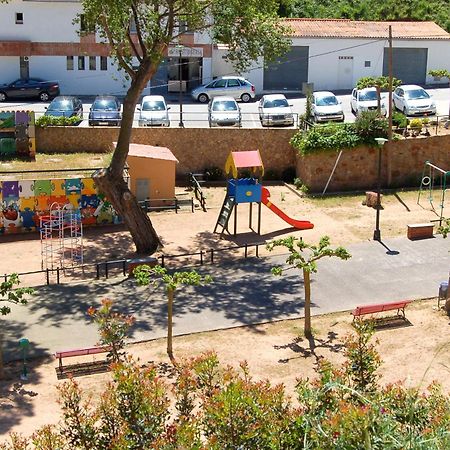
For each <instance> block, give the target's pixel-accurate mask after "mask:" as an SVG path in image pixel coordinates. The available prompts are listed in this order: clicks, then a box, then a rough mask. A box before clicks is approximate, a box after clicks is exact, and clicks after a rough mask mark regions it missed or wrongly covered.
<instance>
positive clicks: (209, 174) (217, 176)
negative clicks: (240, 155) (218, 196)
mask: <svg viewBox="0 0 450 450" xmlns="http://www.w3.org/2000/svg"><path fill="white" fill-rule="evenodd" d="M203 173H204V176H205V180H206V181H219V180H222V179H223V170H222V169H221V168H220V167H215V166H213V167H207V168H206V169H205V170H204V172H203Z"/></svg>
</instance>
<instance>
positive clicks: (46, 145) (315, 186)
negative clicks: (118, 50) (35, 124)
mask: <svg viewBox="0 0 450 450" xmlns="http://www.w3.org/2000/svg"><path fill="white" fill-rule="evenodd" d="M294 132H295V131H294V130H287V129H266V130H258V129H253V130H252V129H248V130H246V129H244V130H237V129H236V130H235V129H209V128H199V129H194V128H189V129H179V128H169V129H159V128H158V129H152V128H135V129H133V134H132V142H134V143H136V144H147V145H159V146H163V147H168V148H169V149H170V150H171V151H172V152H173V154H174V155H175V157H176V158H177V159H178V161H179V164H178V165H177V169H176V170H177V177H178V178H179V179H181V178H183V177H184V176H185V175H186V173H188V172H202V171H203V170H204V169H205V168H206V167H219V168H221V169H223V168H224V166H225V161H226V158H227V156H228V154H229V153H230V151H239V150H255V149H258V150H259V151H260V152H261V157H262V160H263V163H264V166H265V168H266V170H268V169H271V170H274V171H275V172H276V173H277V174H278V175H281V173H282V171H283V170H284V169H287V168H289V167H294V166H296V167H297V175H298V177H299V178H301V179H302V181H303V182H304V183H305V184H306V185H307V186H309V187H310V189H311V190H312V191H313V192H317V191H319V192H321V191H322V190H323V188H324V186H325V184H326V182H327V180H328V177H329V176H330V174H331V171H332V169H333V166H334V163H335V161H336V158H337V155H338V153H334V152H331V153H330V152H326V153H322V152H320V153H317V154H314V155H308V156H306V157H297V158H296V152H295V150H294V149H293V148H292V147H291V146H290V144H289V139H290V138H291V137H292V135H293V134H294ZM36 133H37V135H36V143H37V149H38V151H41V152H42V151H45V152H69V153H70V152H108V151H110V150H111V148H112V144H111V143H112V142H113V141H116V140H117V134H118V129H117V128H77V127H66V128H62V127H61V128H60V127H53V128H46V129H40V128H38V129H36ZM426 160H430V161H432V162H433V163H434V164H436V165H437V166H439V167H442V168H443V169H444V170H450V135H445V136H434V137H430V138H427V139H425V138H416V139H407V140H401V141H397V142H392V143H390V144H386V146H385V148H384V149H383V161H382V177H383V185H384V186H387V185H390V186H408V185H412V184H414V183H417V182H418V181H419V180H420V176H421V173H422V169H423V164H424V162H425V161H426ZM376 171H377V149H376V148H372V147H361V148H358V149H352V150H345V151H344V153H343V155H342V157H341V159H340V161H339V164H338V166H337V169H336V172H335V174H334V176H333V179H332V181H331V183H330V186H329V188H328V191H341V190H354V189H370V188H374V187H375V185H376V176H377V173H376Z"/></svg>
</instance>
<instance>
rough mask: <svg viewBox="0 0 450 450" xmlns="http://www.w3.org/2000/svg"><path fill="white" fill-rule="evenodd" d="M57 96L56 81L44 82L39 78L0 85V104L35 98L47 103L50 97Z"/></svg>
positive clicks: (57, 84) (57, 85)
mask: <svg viewBox="0 0 450 450" xmlns="http://www.w3.org/2000/svg"><path fill="white" fill-rule="evenodd" d="M57 95H59V83H58V82H57V81H44V80H41V79H40V78H28V79H18V80H16V81H13V82H12V83H10V84H2V85H0V102H4V101H6V100H7V99H13V98H32V97H37V98H39V100H40V101H41V102H48V101H49V100H50V98H51V97H56V96H57Z"/></svg>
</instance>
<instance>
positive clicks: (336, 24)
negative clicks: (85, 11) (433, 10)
mask: <svg viewBox="0 0 450 450" xmlns="http://www.w3.org/2000/svg"><path fill="white" fill-rule="evenodd" d="M105 1H106V0H105ZM80 13H81V4H80V2H79V1H78V0H65V1H64V0H55V1H52V0H11V1H10V2H9V3H7V4H3V3H0V84H1V83H7V82H11V81H13V80H15V79H17V78H26V77H37V78H43V79H48V80H58V81H59V82H60V86H61V92H62V93H63V94H78V95H94V94H115V95H123V94H125V92H126V90H127V86H128V82H127V81H126V79H125V78H124V76H123V74H122V72H120V71H119V70H118V68H117V65H116V64H115V62H114V60H113V59H112V58H111V57H110V56H109V50H108V47H107V46H106V45H105V44H103V43H101V42H99V39H98V37H97V36H95V35H94V34H89V35H85V36H82V37H80V35H79V34H78V31H79V26H80V25H78V24H74V23H73V20H74V18H75V17H76V16H77V15H78V14H80ZM284 22H285V23H286V24H287V25H289V26H290V27H291V29H292V33H291V39H292V47H291V49H290V51H289V52H288V53H287V54H286V55H284V56H283V57H282V58H281V60H280V61H278V62H277V63H270V64H268V66H267V67H264V64H263V61H262V60H259V61H256V62H255V63H254V65H253V68H252V70H250V71H249V72H248V73H247V74H244V75H246V76H247V78H248V79H249V80H250V81H251V82H252V83H253V84H254V85H255V86H256V91H257V93H261V92H273V91H276V92H284V91H286V92H287V91H291V92H296V91H301V90H302V88H303V84H304V83H313V86H314V89H315V90H322V89H327V90H339V89H346V90H348V89H350V88H352V87H353V86H354V85H355V84H356V82H357V81H358V79H359V78H361V77H364V76H379V75H383V74H385V75H386V74H387V70H388V68H387V60H388V59H387V51H388V40H387V37H388V27H389V25H392V31H393V47H394V51H393V73H394V76H395V77H397V78H399V79H401V80H402V81H403V83H415V84H428V83H431V82H435V81H434V80H433V79H432V78H431V77H429V76H428V75H427V73H428V71H429V70H430V69H447V70H450V34H449V33H447V32H446V31H444V30H443V29H442V28H440V27H439V26H438V25H436V24H435V23H433V22H363V21H360V22H356V21H350V20H344V19H342V20H341V19H286V20H285V21H284ZM181 44H182V45H183V47H182V48H181V49H180V48H179V47H176V46H173V47H170V48H169V50H168V52H167V55H166V58H165V59H164V61H163V63H162V64H161V65H160V67H159V69H158V72H157V73H156V74H155V76H154V77H153V79H152V80H151V82H150V83H149V88H147V89H148V91H147V90H146V92H144V93H145V94H148V93H150V92H151V93H155V94H156V93H157V94H164V93H166V92H168V91H169V92H171V91H172V92H178V91H179V89H180V87H181V88H182V89H183V90H184V91H190V90H191V89H192V88H194V87H195V86H197V85H198V84H202V83H205V82H208V81H210V80H211V79H212V78H213V77H217V76H220V75H231V74H235V70H234V69H233V67H232V66H231V64H229V63H228V62H227V61H226V59H225V55H226V51H227V49H226V47H225V46H221V45H213V44H212V42H211V39H210V37H209V36H208V35H207V34H201V33H189V32H186V33H185V34H184V35H183V36H182V39H181ZM180 63H181V64H180ZM180 73H181V80H180ZM180 81H181V82H180ZM443 82H445V81H443Z"/></svg>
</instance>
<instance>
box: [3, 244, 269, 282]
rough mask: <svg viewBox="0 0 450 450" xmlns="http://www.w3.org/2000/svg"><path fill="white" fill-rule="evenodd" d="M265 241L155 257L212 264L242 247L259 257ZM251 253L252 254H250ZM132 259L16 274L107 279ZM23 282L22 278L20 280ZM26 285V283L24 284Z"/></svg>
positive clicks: (47, 278)
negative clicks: (76, 273) (113, 271)
mask: <svg viewBox="0 0 450 450" xmlns="http://www.w3.org/2000/svg"><path fill="white" fill-rule="evenodd" d="M265 245H266V244H265V243H246V244H243V245H232V246H229V247H221V248H218V249H209V250H200V251H198V252H193V253H179V254H176V255H164V254H163V255H159V256H156V257H155V259H156V260H157V261H158V263H159V265H160V266H161V267H166V266H167V262H168V261H172V260H176V259H178V258H187V257H188V258H189V260H190V263H189V265H193V264H194V265H196V264H197V265H200V266H203V265H205V264H207V263H209V264H214V262H215V261H216V257H217V255H220V254H222V253H226V252H230V251H235V250H241V249H243V250H244V252H243V257H244V258H249V257H252V256H255V257H256V258H259V253H260V251H259V250H260V247H261V246H265ZM252 249H254V254H253V252H252ZM250 253H252V254H250ZM133 261H134V260H133V259H118V260H113V261H103V262H97V263H92V264H83V265H80V266H74V267H71V268H67V269H65V270H64V269H63V268H61V267H57V268H55V269H43V270H34V271H30V272H21V273H18V274H17V275H18V276H19V278H20V277H24V276H27V275H37V274H41V275H43V276H44V279H45V284H46V285H51V284H60V283H61V278H62V277H63V276H65V273H66V272H69V271H70V272H73V271H78V272H81V274H82V276H83V279H86V278H88V276H87V274H89V273H90V274H92V275H91V277H90V278H94V279H97V280H100V279H102V278H104V279H108V278H109V277H110V276H111V272H112V270H114V269H115V274H117V269H119V273H121V274H122V275H123V276H128V273H129V267H130V263H132V262H133ZM9 276H10V274H4V276H3V277H4V280H5V281H6V280H7V278H8V277H9ZM73 278H74V279H77V278H76V277H73ZM21 281H22V283H21V284H24V282H23V280H21ZM25 285H26V284H25ZM33 285H34V286H37V285H39V284H37V283H35V284H33Z"/></svg>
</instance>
